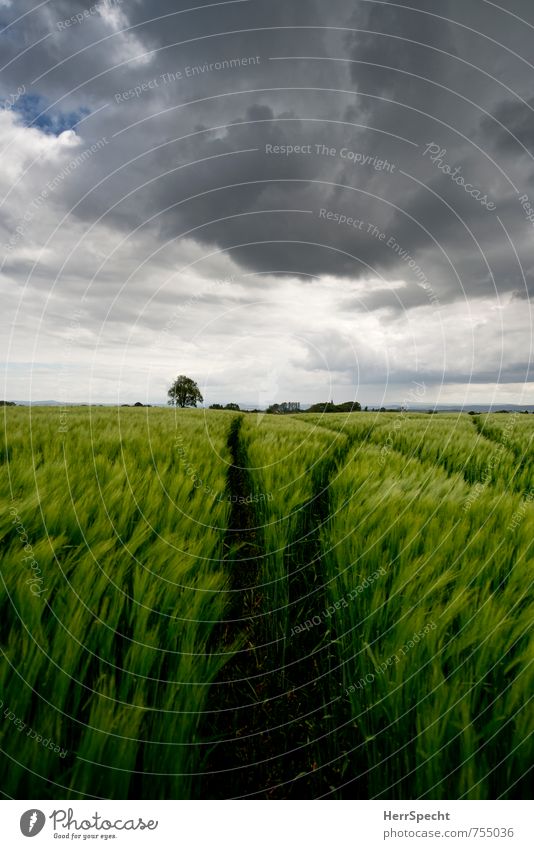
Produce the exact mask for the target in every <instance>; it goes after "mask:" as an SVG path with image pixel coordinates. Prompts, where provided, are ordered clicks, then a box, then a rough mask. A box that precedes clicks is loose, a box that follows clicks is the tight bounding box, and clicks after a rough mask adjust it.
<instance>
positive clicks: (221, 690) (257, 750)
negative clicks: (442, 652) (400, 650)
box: [198, 419, 354, 799]
mask: <svg viewBox="0 0 534 849" xmlns="http://www.w3.org/2000/svg"><path fill="white" fill-rule="evenodd" d="M241 422H242V419H236V420H235V421H234V423H233V424H232V428H231V431H230V434H229V440H228V445H229V448H230V450H231V454H232V466H231V467H230V470H229V474H228V490H229V493H230V494H231V495H232V496H233V502H234V504H233V512H232V516H231V522H230V526H231V529H230V530H229V531H228V536H227V569H228V571H229V573H230V574H231V576H232V586H233V588H235V589H238V590H239V589H241V588H243V587H254V584H255V582H256V580H255V579H257V577H258V575H259V574H260V569H261V564H262V557H264V556H265V553H264V548H263V542H262V539H261V531H259V530H255V528H256V529H257V528H258V525H259V522H258V518H257V516H256V511H255V509H254V505H253V504H250V503H249V504H246V503H243V502H244V498H243V496H246V495H247V494H248V493H250V492H252V491H253V490H254V487H253V483H252V481H251V479H250V476H249V474H248V472H247V465H248V462H247V451H246V445H245V444H244V441H243V439H242V436H241ZM350 448H351V442H350V440H348V439H347V438H346V437H345V436H340V437H339V438H336V441H335V443H334V445H333V447H332V449H331V450H330V452H329V454H328V456H327V457H326V458H325V459H324V460H322V461H321V462H320V463H318V464H317V466H316V467H315V469H314V471H313V473H312V484H313V487H312V497H311V498H310V500H309V502H308V503H307V504H304V505H303V507H302V509H301V511H300V514H299V521H298V527H297V530H296V533H295V537H294V539H293V540H292V541H291V543H290V544H289V545H288V547H287V549H286V552H285V559H286V563H287V574H288V579H287V580H288V595H289V605H290V611H291V613H290V617H289V619H290V622H291V625H290V626H289V627H290V628H291V626H292V625H298V624H299V623H301V622H304V621H306V620H307V619H311V618H313V616H316V615H317V614H318V613H321V611H322V610H324V608H325V606H326V605H327V600H326V597H325V594H324V591H323V589H322V588H323V586H324V582H325V576H324V570H323V566H322V563H321V543H320V529H321V527H322V525H324V523H325V522H326V521H327V519H328V516H329V511H330V504H329V497H328V484H329V480H330V477H331V475H332V474H333V473H334V472H335V470H336V469H337V468H338V467H339V464H340V463H341V462H342V461H343V459H344V458H345V457H346V456H347V453H348V451H349V450H350ZM240 499H241V503H240ZM312 590H315V591H314V592H312ZM268 591H269V588H268V587H265V588H258V589H253V588H252V589H246V590H243V591H242V592H236V593H235V598H234V602H233V605H232V608H231V611H230V612H229V613H228V614H227V615H228V618H229V619H238V620H241V621H240V622H238V623H233V624H232V623H231V624H229V625H226V626H225V627H224V629H223V631H222V633H221V634H220V638H221V639H220V642H219V650H224V649H223V648H221V647H223V646H229V645H230V644H231V643H232V642H235V640H236V639H237V638H239V637H240V638H241V640H242V642H243V645H244V648H242V649H241V650H240V651H239V652H238V653H237V654H236V655H235V656H234V658H232V660H231V661H230V662H229V663H228V664H227V665H226V666H225V668H224V670H223V673H222V676H221V680H220V681H218V682H216V683H215V685H214V686H212V687H211V692H210V700H209V704H208V710H209V711H212V713H208V714H206V717H205V719H204V722H203V726H202V728H201V738H202V739H204V740H206V739H211V740H214V741H215V740H219V741H221V742H219V743H217V744H216V745H215V746H214V747H213V749H212V750H211V751H210V753H209V755H208V756H207V759H206V763H205V767H204V770H205V772H204V776H203V779H202V781H201V782H200V786H199V791H198V792H199V796H200V798H204V799H216V798H236V797H242V796H249V797H252V798H264V799H271V798H273V799H274V798H281V799H291V798H297V799H314V798H318V797H320V796H322V795H323V794H325V793H328V792H329V791H330V790H331V789H332V788H335V787H337V786H339V784H341V783H342V782H343V768H344V766H346V762H345V764H344V763H343V759H342V758H341V759H340V758H339V755H340V754H341V753H342V750H343V745H344V744H343V740H342V737H343V734H342V735H331V736H328V734H327V731H328V729H331V728H332V720H331V718H330V717H329V716H328V715H329V714H330V713H331V711H330V709H329V707H328V704H329V702H330V701H331V700H332V699H337V698H338V696H339V693H340V690H341V683H340V682H341V672H340V670H339V669H338V668H337V667H338V665H339V657H338V655H337V653H336V651H335V646H334V645H333V643H332V640H333V639H334V638H335V636H334V635H333V634H332V632H331V630H330V632H328V629H327V627H326V626H325V625H324V623H323V624H322V625H321V627H317V628H312V629H310V630H309V631H306V630H304V631H303V632H301V633H299V634H298V635H293V636H290V634H289V633H288V634H286V640H285V643H284V644H281V643H280V644H278V645H267V643H268V642H269V635H270V634H271V633H272V622H271V623H269V622H268V621H267V617H266V616H263V615H262V614H263V613H264V611H268V610H270V609H271V607H272V604H271V603H270V601H269V598H268ZM271 615H276V614H271ZM268 624H270V625H271V627H270V628H269V629H268V628H267V625H268ZM328 627H329V628H331V627H332V626H328ZM223 682H225V683H223ZM347 710H348V708H347ZM335 715H336V718H337V719H338V721H341V722H344V721H348V719H349V717H348V715H347V716H346V717H345V716H343V712H342V711H340V710H339V705H338V706H337V707H336V711H335ZM323 735H325V736H323ZM321 737H322V739H317V738H321ZM316 740H317V742H315V741H316ZM350 742H351V745H354V739H351V741H350ZM334 759H335V762H334V764H333V765H332V766H327V765H326V764H327V763H328V762H329V761H330V760H334Z"/></svg>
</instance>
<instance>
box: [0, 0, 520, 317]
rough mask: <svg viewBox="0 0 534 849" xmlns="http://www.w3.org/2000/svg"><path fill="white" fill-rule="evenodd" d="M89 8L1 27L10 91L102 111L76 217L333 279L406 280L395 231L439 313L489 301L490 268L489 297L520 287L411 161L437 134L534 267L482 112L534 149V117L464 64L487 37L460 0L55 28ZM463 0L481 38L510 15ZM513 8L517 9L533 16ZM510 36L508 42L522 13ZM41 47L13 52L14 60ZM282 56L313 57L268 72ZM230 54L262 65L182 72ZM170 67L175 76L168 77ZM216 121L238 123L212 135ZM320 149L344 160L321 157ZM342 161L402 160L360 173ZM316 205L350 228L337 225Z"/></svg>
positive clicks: (420, 164)
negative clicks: (390, 243)
mask: <svg viewBox="0 0 534 849" xmlns="http://www.w3.org/2000/svg"><path fill="white" fill-rule="evenodd" d="M96 5H97V4H96V3H93V4H91V3H87V2H85V0H75V2H70V0H69V2H67V0H59V2H54V3H50V4H47V5H45V6H42V7H40V8H34V7H35V4H33V3H32V2H26V0H23V2H21V3H20V4H18V5H17V12H16V14H17V15H22V14H24V12H25V11H28V10H31V9H33V11H31V13H30V14H28V15H26V16H25V17H24V19H23V21H21V22H20V23H17V24H15V25H14V26H13V27H11V28H10V30H9V39H8V40H7V43H6V45H7V46H6V51H7V52H6V58H7V60H8V61H9V60H12V61H11V64H10V65H9V67H8V69H7V71H6V77H5V80H6V82H5V83H4V90H6V91H7V89H8V88H9V87H10V86H11V87H13V86H14V85H15V83H17V82H20V81H23V82H24V84H25V85H27V86H28V97H35V98H46V102H47V103H53V101H54V100H55V99H58V98H59V99H60V104H59V105H58V106H57V107H56V108H57V109H60V110H62V111H63V112H64V113H65V114H70V113H72V114H82V113H81V112H80V110H87V109H91V110H92V111H93V110H98V109H101V111H100V112H97V113H96V114H95V117H94V118H90V119H88V120H87V121H85V122H84V123H83V124H82V125H81V127H80V128H79V133H80V135H81V136H82V138H83V139H84V141H85V142H86V143H87V144H90V143H91V142H92V141H93V140H94V139H96V138H99V137H102V136H104V135H105V136H106V137H108V138H109V144H108V145H107V147H106V150H105V155H102V156H99V157H98V158H95V159H94V161H92V162H91V163H90V165H88V167H87V168H84V169H83V170H82V169H80V173H79V174H78V175H77V180H76V181H73V182H72V184H70V185H69V186H66V187H65V190H64V199H65V202H66V205H67V207H68V206H69V205H70V206H72V205H74V204H77V202H78V200H79V199H80V197H82V196H83V194H85V192H87V191H89V195H88V197H87V198H86V199H85V200H83V202H81V203H80V204H79V205H77V206H76V208H75V211H74V212H73V213H72V215H73V216H75V217H77V218H81V219H82V220H84V221H87V222H89V221H92V220H94V219H95V217H98V216H100V215H105V218H104V220H105V221H106V223H108V224H109V225H111V226H117V227H119V228H120V229H123V230H124V231H128V230H129V229H131V228H134V227H137V226H140V225H142V224H143V222H144V221H146V220H148V219H151V218H153V217H154V216H155V217H154V218H153V221H152V223H151V224H150V225H147V226H149V227H152V228H153V231H154V234H155V236H156V237H157V238H162V239H164V240H166V239H177V238H180V237H181V235H182V234H184V233H187V234H188V236H187V237H188V238H190V239H193V240H194V241H196V242H197V243H199V244H200V245H202V246H204V247H205V250H206V251H210V250H213V249H219V250H228V251H230V252H231V255H232V257H233V258H234V259H235V260H237V261H238V262H239V263H240V264H241V265H242V267H243V268H245V269H248V270H252V271H286V272H293V273H297V272H302V273H304V274H306V273H309V274H330V275H337V276H339V277H346V276H352V277H361V276H364V277H365V276H369V275H370V274H378V275H380V274H382V275H389V276H391V277H401V276H402V275H405V276H406V275H407V270H406V262H405V261H403V260H399V255H398V252H395V251H393V250H389V249H388V248H387V246H386V245H385V244H384V242H387V240H388V239H389V238H390V237H391V238H393V239H395V240H396V242H397V243H398V244H399V245H400V247H401V250H402V252H403V253H404V254H405V255H406V254H407V255H409V256H410V257H413V258H414V261H417V262H418V263H419V264H420V265H422V264H423V260H424V267H425V273H426V274H427V276H428V278H429V280H431V281H432V285H433V287H434V289H435V291H436V294H437V295H438V296H439V299H440V302H442V303H447V302H449V301H451V300H454V299H456V298H459V297H464V295H465V291H466V290H467V291H471V292H472V294H473V295H484V294H490V293H491V292H492V291H493V289H494V287H493V282H492V274H493V278H494V279H495V280H496V281H497V287H498V289H499V291H501V292H506V291H520V290H521V274H520V271H518V269H517V263H516V261H515V256H513V255H512V254H513V252H512V250H511V248H510V245H509V244H508V242H507V240H506V238H504V236H503V232H502V230H501V229H500V227H499V224H498V222H497V221H496V216H495V215H491V214H490V213H488V211H487V210H486V209H483V208H481V206H480V204H479V203H478V202H477V201H476V200H475V199H473V198H472V197H471V196H469V195H468V194H467V193H466V192H465V191H463V190H462V188H461V187H459V186H458V185H457V184H455V183H453V182H452V180H451V179H450V176H448V175H447V174H444V173H443V170H440V163H435V164H433V163H432V162H430V160H429V157H428V156H424V155H423V152H424V150H425V147H426V146H427V145H428V144H429V143H431V142H434V143H435V144H437V145H439V146H440V147H441V148H442V149H443V150H445V151H446V154H445V155H444V157H443V161H442V162H441V165H444V164H446V163H448V164H449V165H448V166H447V167H449V166H450V168H451V169H452V168H454V167H459V168H460V169H461V171H462V174H463V175H465V179H466V181H469V184H472V185H475V186H477V187H480V189H481V192H482V193H488V196H491V197H495V198H496V202H497V206H498V209H497V212H498V214H499V215H500V216H501V217H502V218H503V220H504V223H505V224H506V225H507V226H509V227H510V228H511V229H512V230H513V232H514V237H515V239H516V246H517V250H518V252H519V255H520V258H521V259H523V260H524V263H525V266H526V267H527V268H529V267H530V266H531V265H532V257H531V253H530V246H529V240H528V236H529V229H528V228H529V225H528V223H527V222H526V221H525V217H524V215H522V212H521V209H520V208H519V205H518V204H517V202H516V199H515V196H514V194H513V190H512V188H511V186H510V184H509V183H508V182H507V180H506V177H505V176H503V174H501V173H500V172H499V168H498V166H499V165H500V166H501V167H505V164H503V163H502V162H501V160H500V155H501V154H504V153H507V152H509V150H510V149H511V148H510V145H512V141H513V140H511V136H510V135H509V134H507V133H506V131H505V130H504V129H503V128H502V127H500V126H499V124H498V123H497V122H496V121H495V120H494V119H493V118H491V117H489V115H486V114H485V113H486V111H488V110H489V109H490V108H491V109H493V114H494V116H495V118H497V119H498V121H500V122H501V124H503V125H504V127H509V129H510V131H511V132H513V133H515V134H516V135H517V136H518V138H519V139H520V140H521V141H522V142H523V144H530V142H531V129H532V123H531V120H530V116H531V114H532V113H530V112H528V110H527V111H525V108H524V107H522V106H521V104H520V102H519V101H518V100H517V98H516V99H514V97H513V95H512V94H511V93H509V94H508V95H507V98H506V99H504V98H503V88H502V86H500V85H498V84H497V83H495V84H493V83H492V82H491V80H489V79H488V77H487V76H484V74H483V73H482V72H481V71H479V70H476V66H480V67H482V68H483V69H486V68H487V67H488V57H487V52H486V51H487V46H488V41H487V39H486V40H484V38H482V37H481V36H480V35H479V34H477V32H476V31H472V30H474V29H475V28H474V27H473V26H472V25H473V24H474V23H475V22H476V14H475V12H474V11H472V10H471V11H466V10H465V9H464V7H463V5H462V3H461V2H459V0H450V1H449V2H447V3H443V2H440V3H437V2H431V3H428V2H423V0H410V2H408V0H406V2H400V3H396V4H395V5H390V4H386V3H381V4H374V3H361V4H358V5H357V6H356V8H355V6H354V4H353V3H351V2H348V0H334V2H332V3H331V4H329V5H328V7H325V5H324V4H321V3H319V2H312V0H303V2H299V3H291V2H286V0H276V1H275V2H269V3H265V2H245V3H223V4H219V5H216V4H215V5H214V4H212V3H206V2H199V3H196V4H194V5H195V6H197V7H198V8H196V9H195V10H194V11H187V10H190V9H191V5H192V4H191V3H189V2H179V3H176V2H170V0H157V2H151V3H150V4H148V3H145V2H124V3H113V2H109V3H108V6H109V8H110V9H111V10H112V11H114V13H115V12H116V15H118V16H119V17H116V20H115V19H113V18H109V16H108V17H106V16H102V15H100V14H96V13H91V14H89V15H87V16H86V17H84V20H83V22H80V23H78V22H75V23H74V24H73V25H69V26H68V27H66V26H65V24H64V22H65V21H67V20H71V21H72V20H73V19H75V18H76V15H79V14H84V13H85V12H86V11H87V10H88V9H91V8H92V7H94V6H96ZM464 5H465V4H464ZM474 5H476V6H477V8H478V10H479V11H478V14H479V16H480V14H481V13H482V12H483V14H484V19H483V20H482V19H480V20H479V22H478V23H479V27H480V29H481V30H483V29H484V26H485V24H486V22H487V25H488V28H489V30H490V31H492V32H493V31H494V30H495V27H496V26H497V24H498V21H497V19H499V20H501V23H502V13H500V12H497V11H495V10H492V9H491V8H490V7H489V6H488V5H487V4H483V3H482V2H478V0H477V3H476V4H474ZM514 8H515V10H516V13H517V14H520V13H521V11H525V10H526V8H527V7H526V6H523V7H522V6H521V4H516V6H515V7H514ZM4 15H5V10H4ZM121 16H122V17H121ZM436 16H439V17H436ZM445 18H451V19H452V21H454V19H457V20H458V21H461V22H463V26H459V25H456V24H454V23H451V22H448V21H447V20H444V19H445ZM113 20H115V23H113ZM496 21H497V23H496ZM62 22H63V23H62ZM321 26H322V27H325V29H321V28H320V27H321ZM334 27H338V28H340V31H339V32H337V33H335V32H333V31H332V28H334ZM467 27H470V29H468V28H467ZM329 28H330V29H329ZM343 28H345V30H343ZM497 28H498V26H497ZM500 28H501V38H502V39H503V41H506V34H507V33H506V28H505V27H504V28H503V27H502V25H501V27H500ZM509 28H510V33H511V34H513V35H514V36H515V34H516V32H517V22H515V21H510V23H509ZM236 31H237V32H236ZM43 38H44V40H43V41H41V43H40V44H36V46H35V47H32V48H31V49H30V50H29V51H28V52H27V53H25V54H24V57H23V61H19V60H18V59H17V51H19V52H20V51H21V49H25V48H26V47H27V46H28V45H29V43H31V42H33V41H35V42H36V41H38V40H39V39H43ZM527 43H528V42H526V41H525V45H526V44H527ZM178 44H179V46H177V45H178ZM520 47H521V48H522V47H523V42H522V43H521V45H520ZM493 51H494V56H495V61H497V60H498V62H499V63H500V65H501V66H502V67H503V69H504V70H506V71H507V72H509V73H510V75H512V73H513V72H515V71H516V70H517V61H518V60H517V59H516V58H514V57H513V56H512V55H511V53H510V52H509V51H506V50H504V49H501V50H500V49H499V47H498V46H497V45H495V44H493ZM284 55H290V56H316V57H322V59H321V61H319V59H317V60H316V61H312V60H309V61H305V62H304V61H299V60H297V59H292V60H288V61H270V57H272V56H278V57H279V56H284ZM239 56H259V57H261V58H260V62H259V63H258V64H257V65H253V64H250V65H245V66H243V67H240V68H239V69H238V70H237V71H236V70H235V69H234V70H232V71H229V70H225V71H220V72H217V71H208V72H202V73H199V74H197V75H196V76H194V77H191V78H187V77H186V76H185V72H184V69H185V68H186V67H188V66H190V65H192V66H199V67H200V66H202V65H206V64H208V65H209V63H210V62H211V63H214V62H221V61H223V60H224V59H228V58H231V57H239ZM325 57H330V58H331V59H334V58H335V59H341V60H343V59H346V60H351V61H347V62H343V61H341V62H334V61H330V60H328V59H327V58H325ZM468 63H471V65H472V66H473V67H472V68H470V67H469V65H468ZM384 66H387V67H384ZM21 69H23V70H24V74H22V75H21V73H20V72H21ZM178 71H180V72H182V78H181V79H179V80H177V81H175V82H171V83H168V82H164V80H163V79H162V77H163V76H164V75H165V74H169V73H171V74H172V73H176V72H178ZM36 78H38V79H37V81H36V82H35V83H34V85H33V86H32V81H33V80H35V79H36ZM151 81H157V84H156V83H154V84H153V87H152V88H150V89H148V88H147V89H146V90H145V91H143V92H142V94H141V96H139V97H127V98H126V99H124V97H122V98H121V95H124V93H125V92H128V91H131V90H132V89H134V88H135V86H143V85H147V86H148V84H149V83H150V82H151ZM509 82H510V81H509ZM6 85H7V88H6ZM34 89H35V90H34ZM305 89H307V90H305ZM324 89H343V91H342V92H341V91H340V92H335V91H331V90H330V91H328V93H325V91H324ZM260 90H261V91H260ZM117 98H118V99H117ZM195 101H197V102H195ZM23 103H24V101H23V100H21V107H20V108H22V105H23ZM184 103H185V104H190V105H185V106H184V105H183V104H184ZM102 107H104V108H102ZM47 120H48V121H52V119H51V118H46V117H45V118H41V121H45V122H46V121H47ZM223 125H230V126H227V128H226V129H220V130H217V131H211V132H210V131H209V128H210V127H221V126H223ZM130 127H131V129H129V128H130ZM366 128H367V129H366ZM118 131H120V134H119V135H116V133H117V132H118ZM201 131H202V132H201ZM193 133H196V135H194V136H192V135H191V134H193ZM188 135H189V136H190V138H188V139H187V138H183V137H184V136H188ZM399 136H400V137H401V138H399ZM174 139H182V140H181V141H173V140H174ZM410 141H412V142H415V143H416V144H417V145H418V146H417V147H416V146H414V145H413V144H410V143H409V142H410ZM513 144H516V143H513ZM162 145H165V146H162ZM267 145H272V146H273V147H275V146H276V145H278V146H286V147H287V146H290V145H293V146H297V145H300V146H301V148H306V149H309V150H311V153H309V154H308V153H306V154H292V155H290V156H286V155H284V154H281V155H276V154H275V155H269V154H267V153H266V146H267ZM323 145H324V146H326V148H328V149H335V151H336V153H335V154H334V155H333V156H330V155H328V154H325V153H317V152H316V151H317V148H316V146H319V147H321V148H322V146H323ZM342 150H347V151H348V152H352V153H353V154H354V155H358V156H360V157H361V158H362V162H363V160H364V158H365V157H367V162H370V161H371V160H374V162H375V163H376V162H380V161H383V160H385V161H386V162H389V163H391V164H392V165H393V166H394V168H393V170H392V172H390V171H386V170H382V171H380V170H375V168H374V167H373V165H369V164H357V165H355V164H354V162H351V161H350V160H348V159H347V158H343V157H342V156H341V151H342ZM239 151H248V152H246V153H245V152H239ZM486 154H487V155H486ZM492 157H494V158H495V163H493V162H492V161H491V158H492ZM131 160H133V161H132V162H131V164H126V163H129V162H130V161H131ZM529 167H530V166H529ZM505 170H506V169H505ZM402 171H405V172H406V174H407V175H408V176H405V175H403V174H402V173H401V172H402ZM113 172H116V173H113ZM530 173H531V172H528V173H525V176H524V179H525V180H528V176H529V174H530ZM107 175H111V176H107ZM104 177H106V179H105V182H103V183H102V184H101V185H99V186H98V190H97V191H93V192H91V187H92V186H95V185H97V184H98V183H99V180H101V179H102V178H104ZM417 181H419V182H417ZM238 184H239V185H238ZM193 196H196V197H193ZM121 198H123V200H121ZM188 198H191V200H188ZM108 210H109V212H108ZM275 210H281V211H275ZM285 210H301V211H300V212H286V211H285ZM321 210H326V213H331V214H332V216H338V219H339V217H341V216H345V217H346V218H352V219H358V220H359V221H361V222H362V226H361V227H360V228H355V227H354V226H350V225H340V224H339V223H336V220H335V219H333V218H328V217H327V216H326V214H325V216H322V215H321ZM373 227H376V228H377V229H378V231H379V232H381V233H384V237H385V238H384V240H382V241H381V240H380V239H379V238H377V236H376V234H375V232H374V230H373V229H372V228H373ZM469 230H471V231H472V234H471V233H470V232H469ZM475 239H476V242H478V244H476V242H475ZM238 246H240V247H238ZM496 246H497V247H496ZM444 254H447V256H448V257H449V259H450V262H447V260H446V259H444ZM488 264H489V265H490V268H489V269H488ZM459 281H460V282H459ZM254 285H257V284H254ZM419 294H420V293H416V295H417V296H418V295H419ZM416 295H412V296H410V297H411V300H410V303H413V304H414V305H416V304H417V303H418V297H416ZM424 297H425V295H424V293H423V298H424ZM384 298H386V299H387V298H389V294H388V293H387V292H385V293H384V292H383V291H382V289H381V288H380V287H378V288H377V289H376V291H374V292H371V293H369V299H368V306H369V307H374V308H379V307H380V306H381V304H382V303H383V300H384Z"/></svg>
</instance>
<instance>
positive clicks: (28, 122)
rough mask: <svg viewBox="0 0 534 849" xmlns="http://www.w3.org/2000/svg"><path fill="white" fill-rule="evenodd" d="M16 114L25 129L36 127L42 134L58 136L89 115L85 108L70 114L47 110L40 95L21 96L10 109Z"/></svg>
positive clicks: (44, 100) (45, 103)
mask: <svg viewBox="0 0 534 849" xmlns="http://www.w3.org/2000/svg"><path fill="white" fill-rule="evenodd" d="M12 110H13V112H16V113H18V115H20V118H21V120H22V123H23V124H24V126H25V127H36V128H37V129H39V130H41V132H43V133H48V134H49V135H54V136H59V135H60V134H61V133H64V132H65V130H71V129H72V128H73V127H75V126H76V124H78V123H79V122H80V121H81V120H82V118H85V117H86V116H87V115H89V112H90V110H89V109H87V108H86V107H85V106H81V107H80V109H76V110H74V111H72V112H61V111H60V110H57V109H55V110H49V109H48V105H47V100H46V98H45V97H43V96H42V95H41V94H30V93H27V94H23V95H22V96H21V97H19V98H18V100H17V101H16V103H14V105H13V107H12Z"/></svg>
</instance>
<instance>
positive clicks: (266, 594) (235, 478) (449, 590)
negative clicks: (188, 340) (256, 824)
mask: <svg viewBox="0 0 534 849" xmlns="http://www.w3.org/2000/svg"><path fill="white" fill-rule="evenodd" d="M4 434H5V436H4V440H3V442H2V446H1V449H0V460H1V467H2V477H1V493H0V497H1V499H2V511H1V523H2V525H1V534H2V563H1V578H2V581H1V588H0V592H1V597H0V606H1V610H0V634H1V649H2V661H1V665H0V682H1V686H0V702H1V705H0V735H1V746H2V750H3V752H4V758H3V770H4V772H3V775H2V787H3V789H4V793H5V794H6V795H7V796H9V797H13V798H30V799H31V798H35V799H54V798H58V799H62V798H67V799H84V798H117V799H120V798H145V799H147V798H148V799H216V798H235V797H239V798H241V797H246V798H264V799H294V798H298V799H315V798H332V799H342V798H362V799H367V798H384V799H386V798H388V799H440V798H453V799H456V798H461V799H492V798H529V796H530V792H531V786H532V785H531V779H532V776H531V775H530V773H529V770H530V767H531V765H532V762H533V745H532V736H531V735H532V729H533V724H534V723H533V711H532V705H531V703H530V699H531V695H532V693H533V691H534V674H533V672H534V670H533V665H532V661H533V657H534V654H533V645H532V636H531V625H532V621H533V616H534V604H533V600H532V593H531V582H532V573H533V567H534V548H533V546H534V461H533V450H532V449H533V445H532V438H533V434H534V416H532V415H523V414H517V413H509V414H493V415H489V416H486V415H475V416H473V415H466V414H438V415H428V414H415V413H406V412H399V413H352V414H347V415H345V414H330V415H322V416H321V415H311V414H306V413H304V414H300V415H294V416H270V415H258V414H239V413H233V412H216V411H211V410H172V409H159V408H150V409H148V408H142V409H141V408H139V409H133V408H118V409H115V408H107V409H106V408H90V407H80V408H69V410H68V412H67V413H66V414H65V413H63V415H61V416H60V413H59V411H58V410H57V409H54V408H32V409H28V408H9V409H4Z"/></svg>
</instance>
